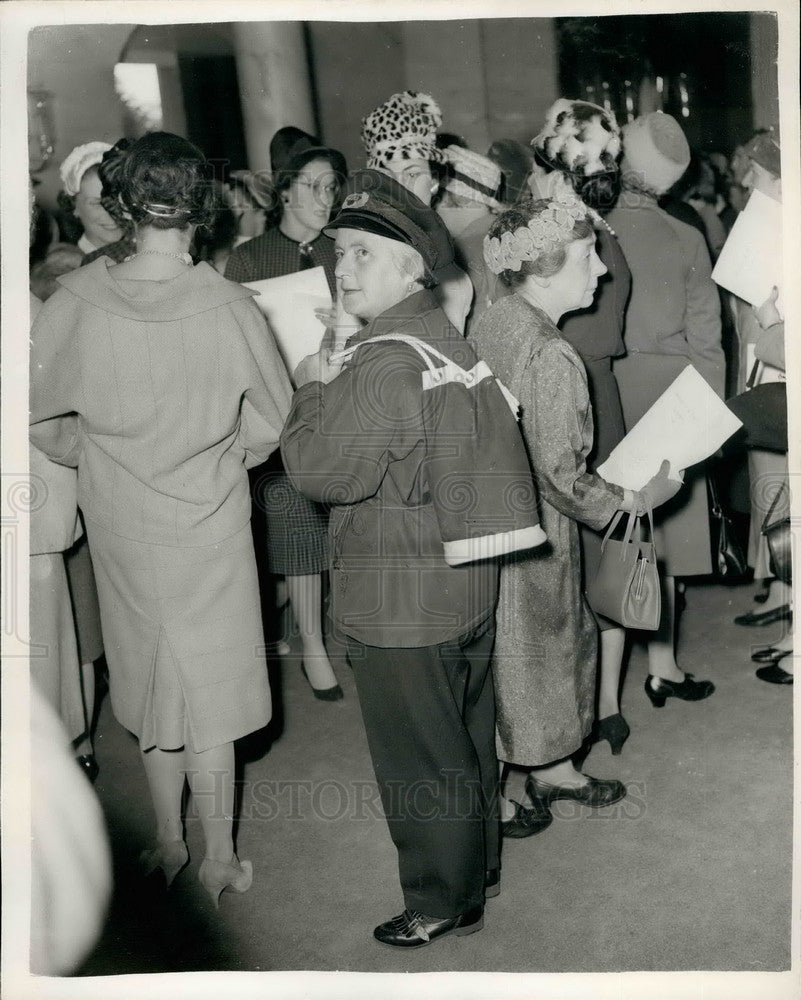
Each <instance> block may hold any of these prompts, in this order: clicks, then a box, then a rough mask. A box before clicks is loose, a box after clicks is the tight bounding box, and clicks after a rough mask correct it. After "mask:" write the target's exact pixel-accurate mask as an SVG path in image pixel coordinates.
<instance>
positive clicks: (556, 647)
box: [469, 191, 678, 837]
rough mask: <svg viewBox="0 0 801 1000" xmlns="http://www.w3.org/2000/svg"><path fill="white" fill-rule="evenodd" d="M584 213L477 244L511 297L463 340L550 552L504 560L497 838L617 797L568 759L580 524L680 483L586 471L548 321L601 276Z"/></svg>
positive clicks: (585, 612)
mask: <svg viewBox="0 0 801 1000" xmlns="http://www.w3.org/2000/svg"><path fill="white" fill-rule="evenodd" d="M595 241H596V236H595V229H594V225H593V221H592V219H591V218H590V216H589V214H588V209H587V207H586V206H585V205H584V204H583V203H582V202H581V201H579V199H578V198H576V196H575V194H573V192H568V191H564V192H563V193H562V194H560V196H559V198H558V199H556V198H554V199H543V200H537V201H528V202H524V203H522V204H521V205H519V206H517V207H516V208H514V209H510V210H509V211H507V212H505V213H504V214H503V215H501V216H500V217H499V218H498V219H497V220H496V221H495V223H493V225H492V227H491V228H490V231H489V234H488V236H487V238H486V239H485V241H484V255H485V260H486V262H487V266H488V267H489V269H490V270H491V271H492V272H493V274H496V275H499V276H500V279H501V281H503V282H504V284H506V285H507V286H508V287H509V288H511V289H512V290H513V293H514V294H512V295H508V296H506V297H505V298H502V299H500V300H499V301H497V302H496V303H495V304H494V305H493V306H491V307H490V309H489V310H488V311H487V312H486V313H485V314H484V315H483V316H482V317H481V318H480V319H479V321H478V323H477V325H476V328H475V330H474V331H473V332H472V333H471V335H470V338H469V340H470V341H471V342H472V343H473V344H474V346H475V348H476V351H477V352H478V354H479V356H480V357H482V358H484V360H486V361H487V363H488V364H489V366H490V367H491V368H492V370H493V372H494V373H495V374H496V376H497V377H498V378H500V379H501V380H502V382H503V383H504V384H505V385H506V386H507V388H508V389H509V391H510V392H511V393H512V395H513V396H515V397H516V398H517V399H518V400H519V402H520V407H521V415H520V421H521V428H522V431H523V436H524V438H525V440H526V443H527V446H528V451H529V458H530V460H531V464H532V469H533V473H534V479H535V481H536V484H537V488H538V490H539V494H540V500H541V503H540V510H541V517H542V524H543V528H544V530H545V533H546V535H547V536H548V540H549V543H550V546H549V547H548V548H547V549H545V550H537V551H534V552H531V553H525V554H522V555H520V554H518V555H516V556H514V557H511V558H509V559H507V560H506V562H505V564H504V565H503V567H502V571H501V588H500V598H499V602H498V609H497V638H496V644H495V654H494V677H495V687H496V699H497V746H498V756H499V757H500V759H501V760H502V761H505V762H507V763H509V764H512V765H514V767H513V768H512V769H510V771H509V774H508V777H507V781H506V786H505V792H504V799H503V802H502V819H503V821H504V822H503V826H502V829H503V832H504V835H505V836H510V837H526V836H529V835H531V834H534V833H538V832H539V831H540V830H542V829H544V828H545V826H547V825H548V823H549V822H550V812H549V808H548V804H549V803H550V802H551V801H553V800H555V799H573V800H575V801H578V802H582V803H584V804H585V805H589V806H604V805H609V804H611V803H612V802H616V801H617V800H618V799H620V798H622V797H623V796H624V795H625V794H626V789H625V786H624V785H623V784H622V783H621V782H619V781H615V780H599V779H597V778H593V777H590V776H588V775H586V774H583V773H582V772H580V771H578V770H577V769H576V768H575V766H574V764H573V762H572V760H571V756H572V755H573V754H575V753H576V751H577V750H578V749H579V747H580V746H581V744H582V743H583V741H584V740H585V739H586V737H587V736H588V735H589V733H590V730H591V727H592V723H593V719H594V716H595V712H594V707H595V671H596V660H597V651H598V650H597V630H596V626H595V620H594V618H593V616H592V613H591V612H590V609H589V606H588V605H587V602H586V600H585V598H584V594H583V591H582V580H581V553H580V547H579V530H578V526H579V524H580V523H581V524H588V525H590V526H591V527H593V528H602V527H603V526H604V525H606V524H608V522H609V521H610V520H611V519H612V517H613V516H614V514H615V512H616V511H618V510H629V511H631V510H636V511H638V512H644V511H645V510H646V509H647V508H649V507H656V506H658V505H659V504H660V503H663V502H664V501H665V500H667V499H669V498H670V497H672V496H673V495H674V493H675V492H676V490H677V489H678V484H677V483H672V482H670V481H669V480H668V479H667V470H666V466H665V465H663V467H662V468H661V469H660V472H659V474H658V475H657V476H655V477H654V478H653V479H652V480H651V481H650V482H649V483H648V484H647V485H646V486H645V488H644V489H643V490H642V491H641V492H640V493H634V492H632V491H631V490H625V489H623V488H622V487H620V486H615V485H613V484H612V483H608V482H606V481H605V480H604V479H602V478H601V477H600V476H599V475H598V474H597V473H593V472H588V471H587V468H586V459H587V455H588V453H589V452H590V449H591V448H592V444H593V417H592V408H591V406H590V400H589V395H588V391H587V376H586V374H585V371H584V366H583V365H582V363H581V359H580V358H579V356H578V354H577V353H576V351H575V350H574V348H573V347H571V345H570V344H569V343H568V342H567V341H566V340H565V338H564V337H563V336H562V335H561V334H560V332H559V330H558V329H557V326H556V324H557V323H558V322H559V320H560V319H561V317H562V316H563V315H564V314H565V313H568V312H571V311H572V310H575V309H582V308H586V307H587V306H589V305H590V304H591V303H592V300H593V296H594V294H595V291H596V287H597V284H598V279H599V278H600V277H601V276H602V275H603V274H604V273H605V272H606V268H605V266H604V264H603V263H602V262H601V260H600V259H599V257H598V255H597V253H596V250H595Z"/></svg>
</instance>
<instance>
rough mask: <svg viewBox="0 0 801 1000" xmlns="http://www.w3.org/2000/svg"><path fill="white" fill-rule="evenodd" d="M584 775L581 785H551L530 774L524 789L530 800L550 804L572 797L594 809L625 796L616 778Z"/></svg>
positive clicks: (624, 787)
mask: <svg viewBox="0 0 801 1000" xmlns="http://www.w3.org/2000/svg"><path fill="white" fill-rule="evenodd" d="M584 777H585V778H586V779H587V780H586V781H585V782H584V784H583V785H552V784H551V783H550V782H548V781H543V780H542V779H541V778H535V777H534V775H533V774H530V775H529V776H528V778H527V779H526V791H527V792H528V797H529V798H530V799H531V801H532V802H537V801H538V800H539V801H541V802H544V803H545V804H546V805H548V806H550V804H551V802H555V801H556V800H557V799H572V800H573V801H574V802H581V803H582V804H583V805H585V806H590V807H591V808H594V809H599V808H601V807H602V806H611V805H612V803H613V802H618V801H619V800H620V799H623V798H625V797H626V794H627V790H626V786H625V785H624V784H623V782H622V781H618V780H617V778H593V777H592V776H591V775H589V774H585V775H584Z"/></svg>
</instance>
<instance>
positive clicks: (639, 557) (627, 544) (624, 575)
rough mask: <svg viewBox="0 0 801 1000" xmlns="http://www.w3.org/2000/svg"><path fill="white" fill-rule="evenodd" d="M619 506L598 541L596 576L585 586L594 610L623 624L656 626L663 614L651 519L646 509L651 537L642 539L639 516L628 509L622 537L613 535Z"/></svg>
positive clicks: (639, 626) (647, 627) (628, 625)
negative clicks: (646, 539) (600, 539)
mask: <svg viewBox="0 0 801 1000" xmlns="http://www.w3.org/2000/svg"><path fill="white" fill-rule="evenodd" d="M622 517H623V511H621V510H619V511H618V512H617V514H615V516H614V517H613V518H612V522H611V524H610V525H609V528H608V529H607V532H606V534H605V535H604V540H603V542H602V543H601V560H600V563H599V565H598V572H597V573H596V574H595V579H594V580H591V581H590V583H589V585H588V587H587V600H588V602H589V605H590V607H591V608H592V610H593V611H597V612H598V614H601V615H603V616H604V617H605V618H610V619H611V620H612V621H614V622H619V623H620V624H621V625H623V626H624V627H625V628H641V629H651V630H653V629H657V628H659V621H660V618H661V617H662V595H661V591H660V586H659V571H658V570H657V566H656V549H655V547H654V522H653V517H652V515H651V511H650V510H649V511H648V522H649V524H650V528H651V537H650V540H649V541H647V542H644V541H642V539H641V526H640V517H639V516H638V515H637V514H635V513H633V512H632V513H630V514H629V517H628V522H627V524H626V530H625V532H624V535H623V539H622V540H618V539H614V538H612V537H611V536H612V534H613V532H614V531H615V529H616V528H617V526H618V525H619V524H620V522H621V518H622Z"/></svg>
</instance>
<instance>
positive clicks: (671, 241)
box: [607, 112, 726, 707]
mask: <svg viewBox="0 0 801 1000" xmlns="http://www.w3.org/2000/svg"><path fill="white" fill-rule="evenodd" d="M689 163H690V147H689V145H688V143H687V139H686V138H685V136H684V133H683V132H682V130H681V128H680V127H679V125H678V123H677V122H676V121H675V119H673V118H672V117H671V116H670V115H667V114H662V113H661V112H653V113H651V114H647V115H644V116H643V117H641V118H638V119H636V120H635V121H633V122H631V123H630V124H628V125H626V126H625V127H624V128H623V159H622V161H621V176H622V186H623V193H622V194H621V196H620V199H619V200H618V203H617V205H616V206H615V208H614V209H613V210H612V211H611V212H610V213H609V215H608V217H607V218H608V221H609V225H610V226H612V228H613V229H614V230H615V232H616V234H617V237H618V239H619V240H620V245H621V247H622V248H623V252H624V254H625V255H626V260H627V261H628V264H629V268H630V269H631V298H630V299H629V303H628V307H627V309H626V326H625V335H624V340H625V346H626V351H627V352H628V353H627V356H626V357H625V358H621V359H618V360H617V361H616V362H615V366H614V371H615V376H616V378H617V381H618V385H619V387H620V396H621V400H622V402H623V413H624V416H625V418H626V425H627V427H628V428H629V429H631V428H632V427H633V426H634V425H635V424H636V423H637V421H638V420H639V419H640V417H641V416H642V415H643V414H644V413H645V412H647V410H648V409H649V408H650V406H651V405H652V404H653V403H654V402H655V401H656V400H657V399H658V398H659V396H661V394H662V393H663V392H664V391H665V389H667V387H668V386H669V385H670V384H671V383H672V382H673V381H674V380H675V378H676V377H677V376H678V375H679V374H680V373H681V372H682V371H683V370H684V368H686V367H687V365H688V364H692V365H693V366H694V367H695V368H696V370H697V371H698V372H699V373H700V374H701V375H702V376H703V377H704V379H706V381H707V382H708V383H709V385H710V386H711V387H712V388H713V389H714V390H715V392H716V393H717V394H718V395H719V396H721V397H722V396H723V392H724V384H725V375H726V371H725V358H724V354H723V348H722V346H721V325H720V299H719V296H718V291H717V288H716V286H715V283H714V282H713V281H712V277H711V271H712V267H711V263H710V260H709V251H708V250H707V248H706V244H705V241H704V238H703V237H702V236H701V234H700V233H699V232H698V231H697V230H695V229H693V227H692V226H688V225H686V224H685V223H683V222H680V221H678V220H677V219H674V218H672V217H671V216H669V215H668V214H667V213H666V212H664V211H663V210H662V209H661V208H659V206H658V204H657V198H658V197H659V195H661V194H662V193H664V192H665V191H666V190H667V189H668V188H669V187H671V186H672V185H673V184H674V183H675V182H676V181H677V180H678V179H679V178H680V177H681V176H682V174H683V173H684V171H685V170H686V169H687V167H688V165H689ZM656 542H657V552H658V554H659V556H660V560H661V561H662V562H663V570H664V573H665V575H664V577H663V580H664V589H663V600H662V621H661V623H660V628H659V631H658V632H656V633H654V635H653V636H652V637H651V638H650V639H649V642H648V663H649V676H648V678H647V680H646V683H645V691H646V694H647V695H648V697H649V698H650V699H651V701H652V703H653V704H654V705H655V706H657V707H658V706H661V705H664V703H665V699H666V698H670V697H673V698H680V699H682V700H683V701H698V700H700V699H702V698H706V697H708V696H709V695H710V694H712V692H713V691H714V689H715V688H714V685H713V684H712V682H711V681H695V680H693V678H692V676H691V675H690V674H686V673H685V672H684V671H683V670H682V669H681V668H680V667H679V666H678V664H677V663H676V638H675V589H676V588H675V578H676V577H686V576H697V575H704V574H707V573H711V572H712V545H711V539H710V531H709V503H708V499H707V486H706V475H705V470H704V467H703V464H701V465H696V466H694V467H693V468H691V469H689V470H688V471H687V473H686V474H685V486H684V489H683V490H682V491H681V493H680V494H679V495H678V496H677V497H676V501H675V502H674V503H672V504H670V505H669V506H668V507H666V508H665V509H664V511H661V512H660V516H659V519H658V523H657V529H656Z"/></svg>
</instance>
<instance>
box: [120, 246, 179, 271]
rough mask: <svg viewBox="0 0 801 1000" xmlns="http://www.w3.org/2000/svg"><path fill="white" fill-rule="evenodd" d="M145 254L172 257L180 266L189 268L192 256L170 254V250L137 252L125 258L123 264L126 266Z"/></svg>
mask: <svg viewBox="0 0 801 1000" xmlns="http://www.w3.org/2000/svg"><path fill="white" fill-rule="evenodd" d="M145 254H156V255H157V256H159V257H172V258H174V259H175V260H180V262H181V263H182V264H187V265H189V266H190V267H191V265H192V256H191V254H188V253H172V252H171V251H170V250H137V251H136V253H132V254H131V255H130V256H128V257H126V258H125V260H124V261H123V263H125V264H127V263H128V261H129V260H135V259H136V258H137V257H143V256H144V255H145Z"/></svg>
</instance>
